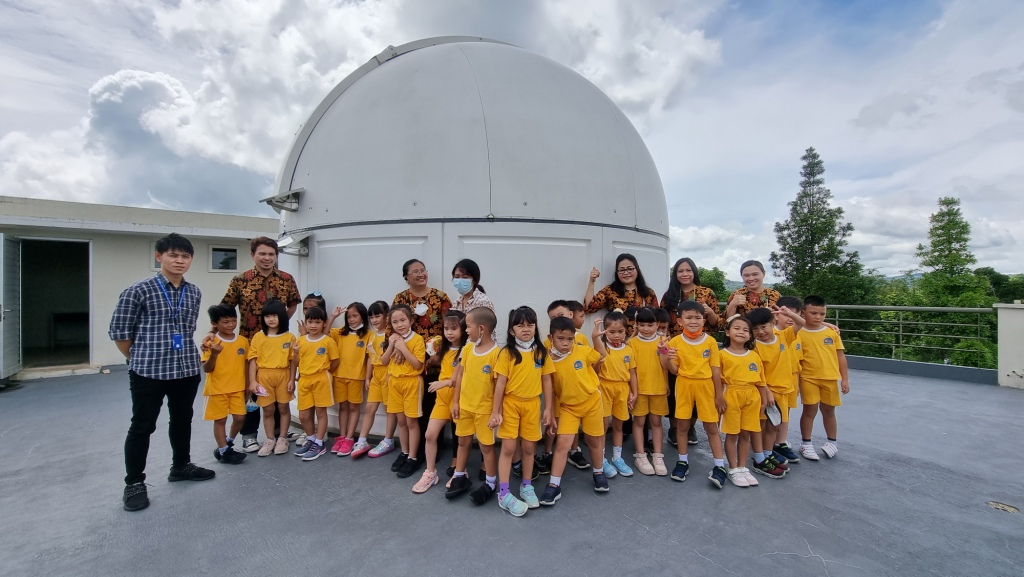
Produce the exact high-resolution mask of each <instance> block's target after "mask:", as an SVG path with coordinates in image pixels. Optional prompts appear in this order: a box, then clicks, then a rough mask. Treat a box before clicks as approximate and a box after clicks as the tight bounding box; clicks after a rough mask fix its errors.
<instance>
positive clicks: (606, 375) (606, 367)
mask: <svg viewBox="0 0 1024 577" xmlns="http://www.w3.org/2000/svg"><path fill="white" fill-rule="evenodd" d="M607 349H608V352H607V353H605V357H604V362H603V363H601V369H600V370H599V371H597V376H599V377H601V380H602V381H615V382H618V383H622V382H629V373H630V371H631V370H633V369H635V368H636V354H635V353H634V352H633V347H631V346H629V345H627V344H625V343H623V345H622V347H620V348H618V349H613V348H612V346H611V345H607Z"/></svg>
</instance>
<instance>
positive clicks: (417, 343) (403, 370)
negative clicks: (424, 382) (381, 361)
mask: <svg viewBox="0 0 1024 577" xmlns="http://www.w3.org/2000/svg"><path fill="white" fill-rule="evenodd" d="M405 346H406V347H408V348H409V352H410V353H412V355H413V356H414V357H416V359H417V360H419V362H420V363H422V362H423V361H424V360H426V358H427V346H426V343H425V342H424V341H423V337H421V336H420V335H419V334H417V333H416V331H410V332H409V336H408V337H406V339H405ZM395 355H401V353H398V352H395V353H394V354H393V355H391V362H389V363H388V375H390V376H392V377H415V376H417V375H419V374H420V373H422V372H423V365H420V368H418V369H414V368H412V364H410V363H398V362H396V361H397V360H398V359H396V358H395Z"/></svg>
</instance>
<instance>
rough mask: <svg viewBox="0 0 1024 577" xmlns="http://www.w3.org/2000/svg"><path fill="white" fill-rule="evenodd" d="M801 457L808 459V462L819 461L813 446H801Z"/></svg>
mask: <svg viewBox="0 0 1024 577" xmlns="http://www.w3.org/2000/svg"><path fill="white" fill-rule="evenodd" d="M800 456H801V457H803V458H805V459H807V460H808V461H817V460H818V453H817V452H816V451H815V450H814V447H813V446H811V445H800Z"/></svg>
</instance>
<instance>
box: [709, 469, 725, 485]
mask: <svg viewBox="0 0 1024 577" xmlns="http://www.w3.org/2000/svg"><path fill="white" fill-rule="evenodd" d="M728 478H729V471H726V470H725V467H715V468H714V469H711V473H710V474H708V481H711V484H712V485H714V486H716V487H718V488H719V489H721V488H722V487H724V486H725V480H726V479H728Z"/></svg>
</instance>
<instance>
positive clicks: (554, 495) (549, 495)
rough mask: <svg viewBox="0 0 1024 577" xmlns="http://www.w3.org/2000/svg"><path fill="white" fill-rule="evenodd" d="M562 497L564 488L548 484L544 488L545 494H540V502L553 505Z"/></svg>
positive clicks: (548, 505) (549, 505)
mask: <svg viewBox="0 0 1024 577" xmlns="http://www.w3.org/2000/svg"><path fill="white" fill-rule="evenodd" d="M561 498H562V488H561V487H559V486H558V485H548V486H547V487H545V488H544V494H543V495H541V496H540V504H541V505H545V506H547V507H551V506H553V505H554V504H555V501H557V500H559V499H561Z"/></svg>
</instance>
